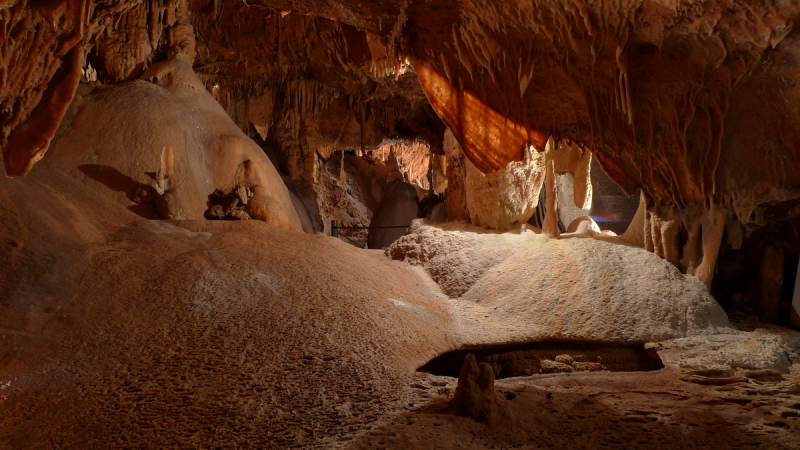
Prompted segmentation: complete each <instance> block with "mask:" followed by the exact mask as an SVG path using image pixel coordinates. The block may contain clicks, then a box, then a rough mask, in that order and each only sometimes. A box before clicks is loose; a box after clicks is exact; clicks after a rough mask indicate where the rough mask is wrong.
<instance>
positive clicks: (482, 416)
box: [453, 353, 499, 426]
mask: <svg viewBox="0 0 800 450" xmlns="http://www.w3.org/2000/svg"><path fill="white" fill-rule="evenodd" d="M453 412H454V413H455V414H456V415H459V416H463V417H470V418H472V419H474V420H476V421H478V422H483V423H486V424H487V425H490V426H491V425H494V424H496V423H497V421H498V419H499V413H498V408H497V395H496V393H495V390H494V371H493V370H492V366H491V365H489V364H488V363H485V362H482V363H480V364H478V361H477V360H476V359H475V355H473V354H472V353H469V354H467V357H466V358H464V365H463V366H461V374H460V375H459V377H458V387H457V388H456V393H455V397H453Z"/></svg>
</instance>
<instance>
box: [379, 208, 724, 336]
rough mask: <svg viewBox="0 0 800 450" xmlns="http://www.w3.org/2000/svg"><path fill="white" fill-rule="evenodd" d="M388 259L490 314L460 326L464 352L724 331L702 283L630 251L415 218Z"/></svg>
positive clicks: (719, 314)
mask: <svg viewBox="0 0 800 450" xmlns="http://www.w3.org/2000/svg"><path fill="white" fill-rule="evenodd" d="M386 254H387V255H389V256H391V257H392V258H393V259H397V260H404V261H407V262H409V263H411V264H415V265H419V266H421V267H423V268H424V269H425V270H426V271H427V272H428V273H429V274H430V276H431V277H432V278H433V280H434V281H435V282H436V283H437V284H438V285H439V287H440V288H441V289H442V291H443V292H444V293H445V294H447V295H448V296H450V297H452V298H458V299H460V301H462V302H467V303H469V304H471V305H472V306H471V308H475V310H478V311H486V318H484V319H481V320H480V321H476V320H474V319H464V320H463V321H462V322H460V324H461V326H462V327H464V329H465V330H469V331H467V332H466V333H467V334H469V335H471V338H472V340H470V341H468V342H467V343H468V344H473V345H481V344H485V343H488V342H491V341H492V340H494V339H498V338H500V339H502V340H503V341H504V342H532V341H537V340H547V339H552V340H560V341H594V342H607V343H626V344H630V343H644V342H657V341H661V340H664V339H670V338H677V337H685V336H691V335H697V334H708V333H713V332H718V331H723V332H724V331H725V330H727V329H728V327H729V322H728V318H727V316H726V314H725V312H724V311H723V310H722V308H721V307H720V306H719V304H718V303H717V302H716V300H714V298H713V297H711V295H709V293H708V290H707V289H706V287H705V286H704V285H703V284H702V283H701V282H699V281H698V280H697V279H696V278H694V277H691V276H687V275H683V274H681V273H680V272H679V271H678V270H677V269H676V268H675V267H674V266H672V265H671V264H669V263H668V262H667V261H665V260H663V259H661V258H658V257H657V256H655V255H653V254H652V253H650V252H647V251H645V250H643V249H641V248H636V247H630V246H627V245H617V244H612V243H608V242H602V241H598V240H594V239H560V240H554V239H550V238H548V237H547V236H544V235H541V234H536V233H533V232H531V231H523V232H520V233H519V234H517V233H496V232H490V231H487V230H485V229H482V228H477V227H474V226H470V225H464V224H451V223H448V224H432V223H430V222H426V221H424V220H422V219H421V220H417V221H414V223H413V225H412V227H411V228H410V229H409V233H408V234H407V235H406V236H403V237H402V238H400V239H399V240H398V241H397V242H395V243H394V244H392V246H391V247H389V248H388V249H387V251H386ZM500 322H503V324H504V325H503V326H502V327H500V326H499V325H495V324H498V323H500ZM500 328H502V329H503V330H504V331H502V332H497V331H495V330H499V329H500ZM498 333H499V334H502V337H500V336H499V335H498Z"/></svg>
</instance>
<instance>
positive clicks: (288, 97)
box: [0, 0, 800, 282]
mask: <svg viewBox="0 0 800 450" xmlns="http://www.w3.org/2000/svg"><path fill="white" fill-rule="evenodd" d="M799 14H800V5H797V4H794V3H788V2H781V3H758V4H752V3H751V2H747V1H743V0H717V1H710V2H702V3H697V2H692V1H688V0H663V1H654V0H616V1H612V2H588V1H585V0H567V1H561V0H538V1H535V2H522V1H515V2H503V3H486V2H482V1H477V0H461V1H457V2H453V1H447V0H432V1H425V2H422V1H415V0H407V1H403V2H390V1H383V0H381V1H375V2H368V3H363V2H361V3H356V2H351V1H348V0H337V1H316V0H312V1H302V2H300V1H295V0H254V1H248V2H240V1H235V0H214V1H210V0H190V1H187V0H168V1H156V0H147V1H141V0H139V1H137V0H126V1H119V2H106V1H98V0H85V1H83V2H79V3H76V2H67V1H57V0H56V1H49V2H34V1H27V0H16V1H14V0H10V1H5V2H3V3H2V5H0V18H2V21H0V22H1V23H2V26H1V27H0V36H2V37H3V39H2V41H0V61H2V63H1V64H0V103H2V108H0V148H2V151H3V156H4V162H5V169H6V174H7V175H9V176H18V175H24V174H25V173H27V171H29V170H30V169H31V167H32V165H33V164H34V163H35V162H36V161H38V160H39V159H41V158H42V157H43V155H44V154H45V152H46V151H47V148H48V146H49V142H50V139H51V138H52V135H53V134H54V133H55V130H56V128H57V126H58V123H59V122H60V121H61V118H62V116H63V114H64V112H65V111H66V108H67V105H68V104H69V102H70V100H71V99H72V96H73V94H74V92H75V90H76V89H77V87H78V84H79V81H80V80H81V78H82V77H83V78H86V74H85V72H86V71H87V70H88V69H89V65H91V68H92V70H96V72H97V78H98V80H100V81H101V82H104V83H109V82H119V81H122V80H130V79H133V78H136V77H138V76H139V75H141V74H142V73H143V72H144V71H145V70H146V69H147V67H148V66H149V65H151V64H152V63H154V62H156V61H159V60H163V59H165V58H167V57H172V56H175V55H177V54H181V55H183V58H185V59H186V60H187V61H189V62H192V63H193V66H194V69H195V71H196V72H197V73H198V74H199V76H200V78H201V79H202V80H203V82H204V84H205V86H206V88H207V89H208V90H209V91H210V92H211V93H212V95H213V96H214V97H215V98H216V99H217V100H218V101H219V102H220V104H221V105H222V106H223V107H224V108H225V109H226V111H228V113H229V115H230V116H231V117H232V118H233V120H234V121H235V122H236V123H237V124H238V125H239V126H240V127H241V128H242V129H243V130H244V131H245V132H246V133H248V134H250V135H251V136H255V135H259V136H260V137H261V138H262V139H264V138H267V137H272V138H274V139H275V140H276V142H277V145H278V146H279V147H280V148H281V151H282V152H284V153H286V154H288V156H287V158H286V161H288V163H287V164H286V167H285V172H287V173H288V175H289V178H290V179H291V180H292V181H293V182H294V183H295V184H296V185H297V186H299V189H300V190H301V191H304V192H300V193H299V196H300V197H301V198H303V199H304V202H306V203H314V202H313V199H314V197H315V195H317V194H316V192H315V191H314V189H313V186H314V182H315V180H314V175H313V174H314V173H316V171H318V167H319V166H318V161H317V155H320V156H322V157H323V158H325V157H327V156H329V155H330V154H331V153H332V152H333V151H336V150H346V149H361V150H365V149H368V148H375V147H377V146H379V145H380V144H381V142H382V139H383V138H384V137H387V136H388V137H394V138H399V139H416V138H422V139H425V140H426V141H427V142H428V143H429V144H430V146H431V148H432V149H433V150H434V152H436V153H442V137H443V135H444V129H445V126H447V127H448V128H450V129H451V130H452V133H453V135H454V138H455V139H456V141H458V143H459V144H460V146H461V147H462V148H463V151H464V153H465V155H466V157H467V159H468V160H469V161H470V162H471V164H473V165H474V166H475V167H476V168H477V169H479V170H480V171H482V172H492V171H495V170H498V169H501V168H504V167H506V165H507V164H508V163H509V162H512V161H519V160H521V159H523V157H524V152H525V149H527V148H529V146H530V145H533V146H534V147H535V148H536V149H537V150H544V147H545V143H546V141H547V139H548V138H549V137H551V136H553V137H555V138H556V139H558V140H561V139H568V140H570V141H574V142H577V143H580V145H581V146H583V147H585V148H587V149H588V150H590V151H591V152H592V154H593V155H594V157H595V158H596V159H597V161H598V162H599V164H600V165H601V166H602V168H603V170H604V171H605V172H606V173H607V174H608V175H609V177H610V178H611V179H612V180H613V181H614V182H615V183H617V184H618V185H620V186H621V187H622V188H623V190H624V191H625V192H627V193H628V194H632V193H633V192H635V191H636V190H637V189H641V192H642V195H643V197H644V199H645V202H644V204H645V206H646V208H647V213H646V215H645V219H646V220H644V225H643V226H644V229H643V240H644V242H643V243H642V244H643V245H644V246H645V248H647V249H649V250H651V251H653V252H655V253H656V254H658V255H659V256H662V257H664V258H665V259H667V260H669V261H671V262H672V263H673V264H676V266H678V267H679V268H681V269H682V270H683V271H685V272H687V273H690V274H694V275H697V276H698V277H700V278H701V279H703V280H704V281H706V282H710V278H711V277H712V276H713V272H714V266H715V262H716V256H717V252H718V249H719V248H720V245H721V242H722V240H723V238H728V239H734V240H735V237H736V236H737V235H740V234H742V233H747V232H751V231H752V230H754V229H756V228H758V227H762V226H764V225H767V224H768V222H769V220H771V219H770V218H771V217H774V216H776V215H788V216H792V215H796V214H797V213H796V211H795V210H794V209H792V208H791V205H792V204H793V203H792V202H794V201H795V200H797V199H798V198H800V190H798V188H797V186H800V180H798V177H800V175H798V173H800V172H798V171H797V170H796V169H797V167H798V166H799V165H800V150H798V145H797V136H798V133H797V130H795V128H796V124H795V120H794V117H797V113H798V111H797V108H798V106H797V105H798V104H800V103H798V101H797V97H798V94H799V93H798V90H797V88H796V84H797V77H798V75H797V73H798V72H797V70H796V66H797V64H798V54H797V53H798V51H800V50H798V48H800V46H798V39H797V31H795V23H796V19H797V18H798V17H800V16H799ZM315 168H316V170H315ZM310 186H311V187H310ZM305 199H308V200H305ZM742 227H744V228H742ZM743 230H744V231H743Z"/></svg>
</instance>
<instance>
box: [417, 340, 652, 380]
mask: <svg viewBox="0 0 800 450" xmlns="http://www.w3.org/2000/svg"><path fill="white" fill-rule="evenodd" d="M469 353H472V354H473V355H475V358H476V359H477V361H478V362H479V363H481V362H486V363H489V365H491V366H492V369H493V370H494V374H495V377H496V378H510V377H520V376H528V375H535V374H546V373H571V372H600V371H609V372H649V371H654V370H659V369H663V368H664V364H663V363H662V362H661V358H660V357H659V356H658V354H656V353H655V352H654V351H648V350H646V349H645V348H644V346H635V345H627V346H611V345H597V344H582V343H564V342H536V343H531V344H521V345H519V344H515V345H497V346H491V347H482V348H478V349H462V350H453V351H450V352H447V353H444V354H442V355H440V356H437V357H436V358H434V359H433V360H431V361H430V362H428V363H427V364H425V365H424V366H422V367H420V368H419V369H418V370H419V371H420V372H427V373H430V374H433V375H439V376H447V377H458V375H459V373H460V371H461V366H462V364H463V363H464V358H466V356H467V354H469Z"/></svg>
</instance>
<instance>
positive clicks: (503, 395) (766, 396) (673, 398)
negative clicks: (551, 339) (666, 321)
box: [349, 364, 800, 449]
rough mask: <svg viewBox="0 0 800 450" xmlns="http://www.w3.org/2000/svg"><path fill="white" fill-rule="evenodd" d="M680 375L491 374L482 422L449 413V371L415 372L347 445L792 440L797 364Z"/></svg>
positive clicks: (797, 410)
mask: <svg viewBox="0 0 800 450" xmlns="http://www.w3.org/2000/svg"><path fill="white" fill-rule="evenodd" d="M681 378H683V375H682V374H681V373H680V371H677V370H674V369H670V368H666V369H662V370H660V371H656V372H617V373H609V372H605V373H571V374H547V375H535V376H530V377H519V378H506V379H502V380H497V381H496V383H495V386H496V389H497V396H498V399H500V409H501V411H505V412H504V413H502V414H501V415H502V418H501V419H500V421H499V422H498V423H497V424H495V425H494V426H492V427H489V426H487V425H484V424H481V423H477V422H475V421H473V420H472V419H469V418H465V417H458V416H456V415H454V414H452V413H451V412H450V403H449V400H450V399H452V396H453V392H454V391H455V387H456V384H457V380H456V379H455V378H450V377H440V376H434V375H429V374H422V373H419V374H417V379H416V380H415V381H414V383H413V384H412V385H411V386H410V388H411V390H412V391H413V394H412V397H411V398H412V400H411V401H410V402H409V404H408V410H406V411H404V412H402V413H400V414H398V415H397V416H396V417H394V418H392V419H391V420H390V421H389V422H387V423H385V424H383V425H382V426H379V427H377V428H375V429H373V430H371V431H369V432H367V433H364V434H362V435H361V436H359V437H358V438H357V439H356V440H355V441H354V442H353V443H352V444H351V445H350V446H349V448H355V449H393V448H426V449H427V448H431V449H434V448H436V449H448V448H462V449H473V448H474V449H484V448H637V449H641V448H654V449H655V448H799V447H800V365H798V364H795V365H794V366H793V367H792V369H791V371H790V373H789V374H787V375H784V376H783V380H781V381H755V380H752V379H751V380H748V381H744V382H738V383H732V384H727V385H703V384H697V383H695V382H690V381H684V380H682V379H681Z"/></svg>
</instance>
